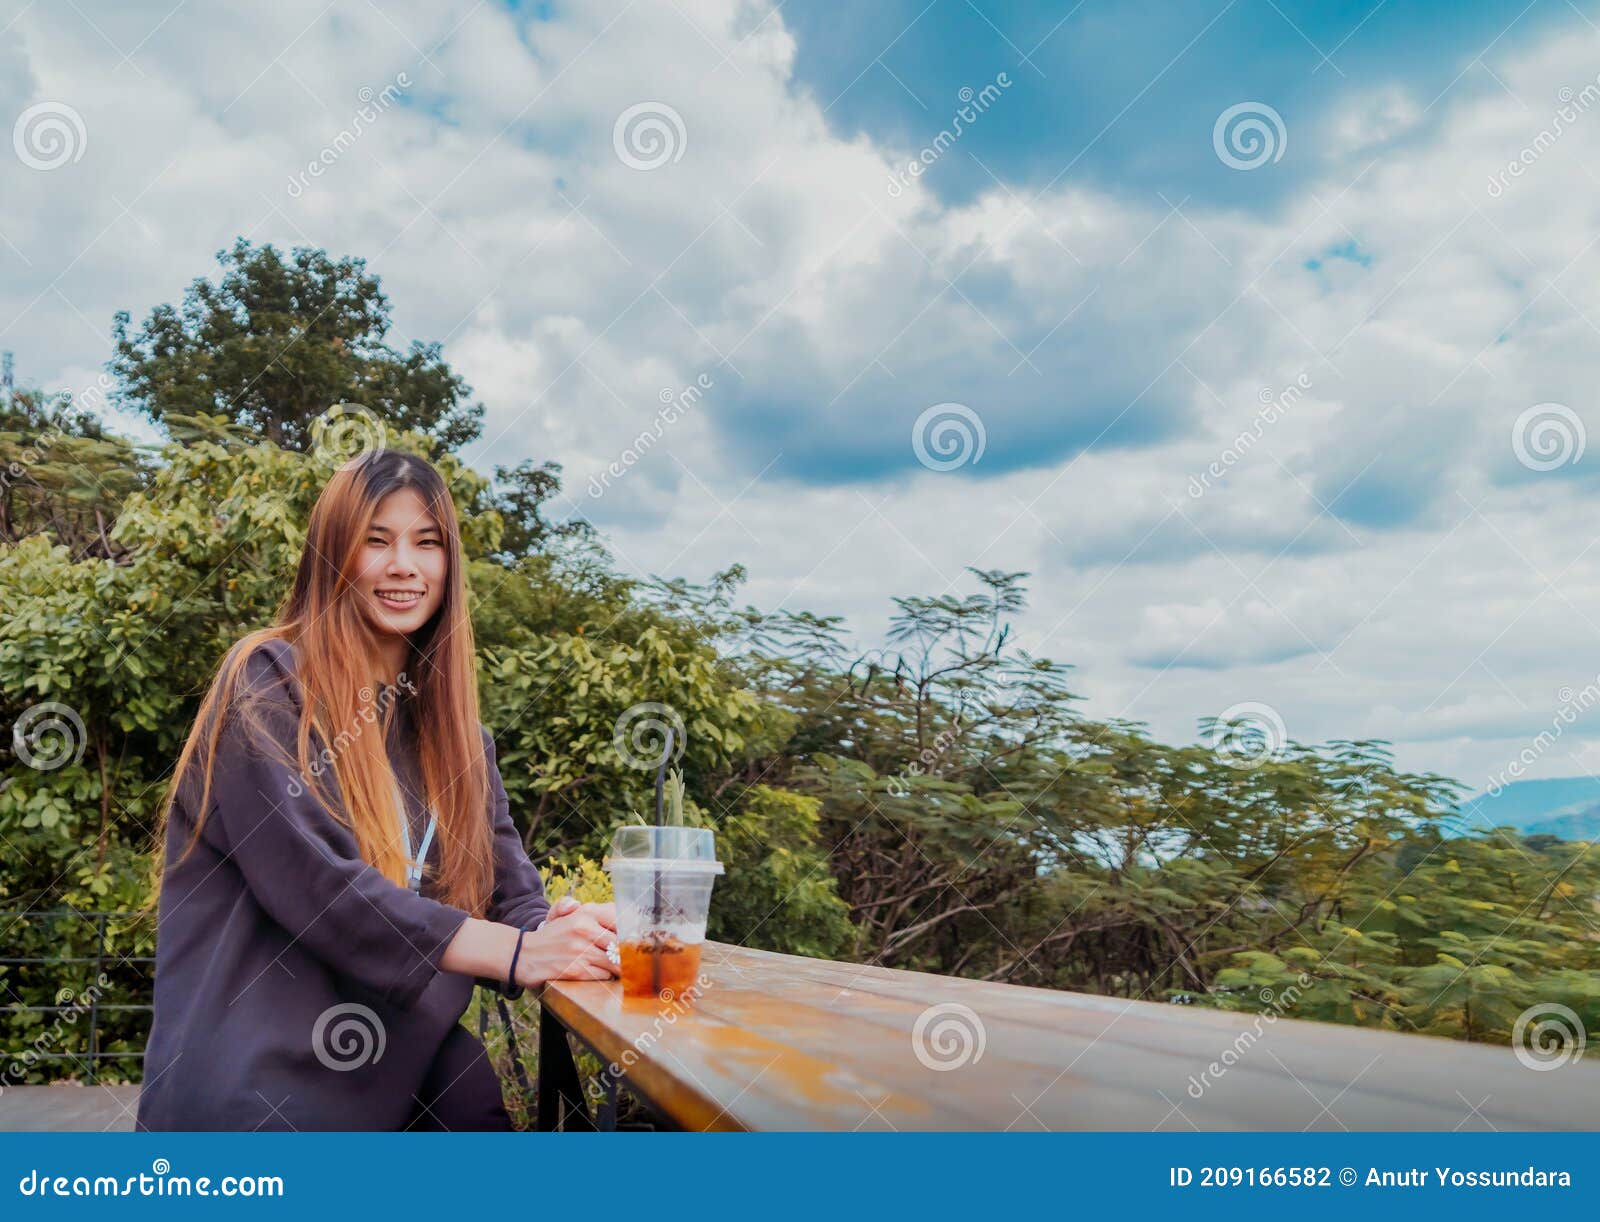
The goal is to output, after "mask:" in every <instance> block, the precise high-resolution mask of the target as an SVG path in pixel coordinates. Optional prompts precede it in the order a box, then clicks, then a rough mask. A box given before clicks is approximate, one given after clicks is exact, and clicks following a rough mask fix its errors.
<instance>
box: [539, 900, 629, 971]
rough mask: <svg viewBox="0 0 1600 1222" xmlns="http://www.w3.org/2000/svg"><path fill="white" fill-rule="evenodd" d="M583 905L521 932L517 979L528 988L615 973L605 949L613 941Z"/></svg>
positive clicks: (607, 931)
mask: <svg viewBox="0 0 1600 1222" xmlns="http://www.w3.org/2000/svg"><path fill="white" fill-rule="evenodd" d="M616 937H617V935H616V931H615V930H613V929H607V928H606V927H605V926H604V925H602V924H601V923H600V921H599V920H598V919H596V917H595V916H594V914H593V913H592V912H590V911H589V910H588V909H587V908H576V909H573V910H572V911H570V912H566V913H564V914H562V915H560V916H556V915H551V916H550V917H549V919H547V920H546V921H545V923H544V924H543V925H541V926H539V928H538V929H535V930H533V931H531V932H529V933H525V934H523V935H522V954H521V955H520V956H519V957H518V958H517V983H518V984H519V985H522V986H523V987H524V988H532V987H535V986H537V985H541V984H543V983H544V982H545V981H547V980H610V979H612V978H613V977H615V976H616V975H617V969H616V968H615V967H614V966H612V963H611V960H610V958H608V957H607V955H606V949H607V948H608V947H609V946H610V945H611V944H612V943H613V942H615V941H616Z"/></svg>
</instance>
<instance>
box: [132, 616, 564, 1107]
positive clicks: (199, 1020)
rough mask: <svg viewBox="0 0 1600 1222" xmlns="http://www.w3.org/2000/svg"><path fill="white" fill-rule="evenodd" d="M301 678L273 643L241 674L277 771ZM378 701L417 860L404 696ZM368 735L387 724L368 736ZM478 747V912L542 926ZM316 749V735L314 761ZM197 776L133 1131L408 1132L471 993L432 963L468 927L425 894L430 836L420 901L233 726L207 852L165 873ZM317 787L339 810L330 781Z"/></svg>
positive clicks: (224, 749)
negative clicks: (488, 884)
mask: <svg viewBox="0 0 1600 1222" xmlns="http://www.w3.org/2000/svg"><path fill="white" fill-rule="evenodd" d="M294 668H295V658H294V650H293V647H292V646H290V645H288V644H287V643H285V642H281V641H269V642H267V643H265V644H263V645H261V646H258V647H257V648H256V650H255V651H254V653H253V654H252V655H251V657H250V659H249V661H248V662H247V663H246V671H245V673H246V682H247V684H248V687H249V690H250V691H251V692H252V693H255V694H259V695H260V696H261V697H262V698H263V699H264V700H265V702H266V703H265V704H264V705H263V706H262V707H263V709H264V712H265V716H264V717H263V718H262V720H263V721H264V722H265V724H266V726H267V728H268V730H269V732H270V734H271V736H272V739H273V741H274V742H275V743H276V744H277V747H278V751H279V752H281V754H282V755H283V756H285V757H286V758H287V760H288V761H293V760H294V758H295V736H296V733H297V723H298V719H299V711H300V705H301V700H302V695H301V691H300V687H299V684H298V682H297V681H296V679H295V674H294ZM381 696H382V698H383V702H385V703H387V702H388V700H389V698H390V697H391V696H392V697H393V701H392V702H393V704H394V710H395V712H394V715H393V716H392V717H391V718H390V725H389V730H388V735H387V738H386V745H387V751H388V756H389V760H390V763H391V765H392V766H393V767H394V769H395V773H396V775H397V777H398V779H399V781H400V785H401V788H402V790H403V792H404V796H405V800H406V805H407V806H408V808H409V814H410V818H411V845H412V851H413V852H415V851H416V846H418V845H419V844H420V843H421V841H422V836H423V828H424V825H425V823H426V816H425V813H424V811H423V809H422V803H421V800H420V793H421V781H420V768H419V763H418V760H417V753H416V736H415V728H414V723H413V720H412V718H411V716H410V711H409V708H408V698H406V697H404V696H403V695H401V694H399V693H398V692H397V689H393V688H386V689H385V690H384V692H383V693H382V694H381ZM479 728H480V729H482V727H481V726H480V727H479ZM354 730H355V728H354V727H353V728H352V732H354ZM360 732H364V733H382V732H383V730H382V726H381V723H374V724H372V725H366V724H363V725H362V726H361V727H360ZM483 742H484V750H485V752H486V753H487V757H488V763H489V780H490V793H491V799H492V800H491V809H489V810H487V811H485V817H486V818H489V819H491V820H492V823H493V829H494V855H495V863H494V865H495V870H494V878H495V885H494V894H493V898H492V900H491V902H490V907H489V912H488V914H487V915H488V919H490V920H494V921H500V922H504V923H505V924H508V925H513V926H523V925H526V926H527V927H528V928H535V927H537V925H538V924H539V923H540V922H541V921H542V920H543V919H544V916H545V913H546V912H548V910H549V907H550V905H549V901H548V900H547V899H546V898H545V894H544V887H543V885H542V883H541V881H540V878H539V872H538V870H537V869H536V868H535V867H534V865H533V863H532V862H531V861H529V860H528V856H527V854H526V852H524V850H523V847H522V841H521V837H520V836H519V835H518V834H517V831H516V828H515V826H514V825H513V824H512V822H511V817H510V814H509V810H508V803H507V800H506V793H505V788H504V786H503V785H502V783H501V780H500V773H499V769H498V768H497V767H496V765H495V749H494V739H493V738H492V736H491V735H490V734H489V733H488V731H487V730H483ZM319 747H320V744H319V743H318V742H317V741H316V739H315V737H313V740H312V750H313V752H315V751H316V750H317V749H318V748H319ZM190 771H191V775H190V776H188V777H186V778H184V780H183V784H182V785H181V786H180V788H179V791H178V799H177V801H176V802H175V804H174V807H173V812H172V835H170V836H169V837H168V848H167V858H166V871H165V874H164V876H163V879H162V885H161V896H160V914H159V920H158V926H157V945H156V979H155V1020H154V1024H153V1026H152V1029H151V1033H150V1042H149V1047H148V1049H147V1051H146V1054H145V1063H144V1087H143V1090H142V1093H141V1094H140V1096H139V1112H138V1119H137V1127H138V1128H139V1129H153V1130H171V1129H185V1130H255V1129H289V1128H293V1129H297V1130H318V1129H321V1130H329V1129H360V1130H384V1129H400V1128H404V1127H405V1126H406V1125H407V1123H408V1121H409V1120H410V1119H411V1117H412V1116H413V1115H414V1113H415V1112H416V1108H417V1104H418V1098H417V1093H418V1091H419V1090H420V1089H421V1087H422V1084H423V1081H424V1078H425V1076H426V1075H427V1074H428V1071H429V1068H430V1066H431V1065H432V1064H433V1061H434V1058H435V1056H436V1054H438V1053H439V1052H440V1049H441V1048H442V1047H443V1046H444V1043H445V1040H446V1038H447V1037H452V1038H454V1039H458V1038H459V1036H453V1032H454V1031H455V1029H456V1028H457V1027H458V1024H459V1020H460V1018H461V1016H462V1014H463V1013H464V1012H465V1011H466V1008H467V1005H468V1002H469V1001H470V999H471V995H472V989H473V985H474V978H473V977H471V976H465V975H460V974H457V973H454V972H447V971H443V970H441V969H440V967H439V960H440V957H441V956H442V955H443V954H444V951H445V948H446V947H447V946H448V945H449V944H450V941H451V939H452V938H454V936H455V934H456V931H457V930H458V929H459V928H460V926H461V923H462V922H463V921H464V920H465V919H466V917H467V915H468V914H467V913H466V912H464V911H463V910H461V909H459V908H454V907H450V906H448V905H446V904H442V903H440V902H438V901H437V900H436V899H434V898H433V896H432V892H433V890H434V885H433V880H434V876H435V872H436V871H437V869H438V867H439V843H438V837H437V835H436V836H435V839H434V843H433V845H432V847H431V848H430V850H429V854H428V859H427V860H428V864H429V866H430V867H431V868H430V869H429V870H428V871H427V873H426V874H425V877H424V881H423V885H422V891H421V894H416V893H413V892H412V891H410V890H408V889H406V888H405V887H401V886H398V885H396V884H395V883H393V882H390V881H389V880H388V879H387V878H385V877H384V876H383V875H382V874H380V873H379V872H378V870H377V869H375V868H374V867H373V866H371V865H369V864H368V863H367V862H365V861H364V860H363V859H362V857H361V855H360V852H359V851H358V849H357V846H356V840H355V836H354V834H353V833H352V832H351V831H350V829H349V828H347V827H346V826H344V825H343V824H342V823H340V822H338V821H337V820H336V819H334V818H333V816H332V815H331V814H330V812H329V811H328V809H327V808H326V807H324V806H323V805H322V804H321V803H320V802H318V801H317V799H316V798H315V797H314V796H313V794H312V792H311V790H310V787H309V786H308V785H307V783H306V779H305V778H304V777H302V776H301V775H300V773H299V771H298V769H297V768H296V767H294V766H293V764H292V763H286V762H284V761H282V760H280V759H278V758H274V752H273V751H271V750H267V749H264V747H263V745H262V744H260V743H257V742H255V741H252V736H251V735H250V734H249V733H248V732H247V730H246V729H245V728H243V727H242V726H240V725H239V724H237V723H236V721H235V720H234V719H232V718H229V719H228V720H227V721H225V722H224V726H223V731H222V736H221V738H220V739H219V740H218V744H217V762H216V769H215V772H214V774H213V778H212V789H211V811H210V814H209V815H208V817H207V818H206V821H205V825H204V827H203V828H202V830H201V834H200V842H199V844H197V845H196V846H195V848H194V850H193V852H192V853H191V854H190V855H189V858H188V860H187V861H185V862H184V863H183V864H182V865H175V863H176V862H177V859H178V857H179V855H180V854H181V852H182V850H183V849H184V848H185V847H186V846H187V844H188V842H189V839H190V837H191V835H192V832H193V822H192V820H193V810H194V807H195V805H196V803H197V800H198V797H199V790H200V785H199V770H198V769H197V768H191V770H190ZM320 779H321V781H322V784H323V787H324V788H325V789H326V790H327V791H328V792H329V793H330V794H332V795H333V796H334V798H335V800H336V801H337V800H338V792H339V791H338V786H337V784H336V782H335V781H334V778H333V772H332V769H331V768H326V769H324V770H323V772H322V775H321V778H320ZM483 983H491V982H488V981H484V982H483ZM463 1033H464V1032H463Z"/></svg>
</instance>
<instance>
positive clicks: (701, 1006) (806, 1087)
mask: <svg viewBox="0 0 1600 1222" xmlns="http://www.w3.org/2000/svg"><path fill="white" fill-rule="evenodd" d="M700 978H701V980H703V981H704V982H705V984H704V987H703V988H700V989H698V990H697V991H696V992H697V995H695V996H693V997H692V998H689V999H687V1001H685V1000H684V999H677V1000H674V1001H670V1002H668V1001H650V1000H645V1001H624V1000H623V998H622V988H621V985H620V984H618V983H617V982H614V981H557V982H552V983H550V984H548V985H546V986H544V988H543V990H542V991H541V1003H542V1005H541V1019H540V1022H541V1028H540V1058H539V1071H540V1108H539V1112H540V1118H539V1119H540V1127H542V1128H553V1127H556V1126H557V1125H559V1124H561V1123H563V1121H565V1123H566V1125H567V1126H568V1127H575V1126H582V1127H592V1125H593V1123H594V1122H593V1118H592V1117H591V1116H590V1115H589V1113H588V1111H587V1109H586V1108H584V1107H583V1102H584V1101H583V1100H582V1099H581V1097H580V1093H579V1088H578V1079H577V1074H576V1071H575V1070H574V1069H573V1062H572V1058H571V1053H570V1049H569V1045H568V1040H567V1033H568V1032H570V1033H571V1034H572V1035H575V1036H576V1037H577V1038H578V1039H579V1040H580V1041H581V1042H582V1043H583V1044H585V1045H587V1046H588V1047H589V1048H590V1049H591V1050H592V1051H593V1052H595V1053H596V1054H597V1055H598V1056H599V1057H600V1059H601V1061H602V1062H608V1063H609V1069H608V1072H607V1073H606V1074H604V1075H602V1082H603V1084H604V1085H606V1086H608V1087H609V1086H611V1085H612V1084H613V1083H614V1080H615V1079H616V1078H618V1077H620V1078H622V1079H624V1080H625V1081H626V1083H627V1085H628V1088H629V1090H630V1092H631V1093H633V1094H635V1095H636V1096H638V1097H639V1098H641V1099H643V1100H644V1101H645V1102H646V1103H647V1104H648V1105H649V1106H650V1107H651V1108H652V1110H654V1111H655V1112H656V1113H658V1115H659V1116H661V1117H662V1118H664V1119H665V1120H666V1121H667V1122H668V1123H669V1124H672V1125H675V1126H677V1127H681V1128H684V1129H787V1130H794V1129H803V1130H855V1129H862V1130H866V1129H877V1130H889V1129H899V1130H906V1129H968V1130H1003V1129H1009V1130H1013V1131H1027V1130H1035V1131H1037V1130H1042V1129H1049V1130H1064V1129H1117V1130H1155V1129H1160V1130H1181V1131H1188V1130H1194V1129H1202V1130H1229V1129H1238V1130H1249V1129H1257V1130H1286V1131H1291V1132H1299V1131H1301V1130H1313V1131H1315V1130H1331V1131H1336V1132H1337V1131H1342V1130H1345V1129H1349V1130H1353V1131H1355V1130H1375V1129H1436V1130H1444V1131H1462V1132H1468V1131H1487V1130H1488V1129H1490V1128H1493V1129H1498V1130H1515V1129H1520V1130H1532V1129H1594V1128H1600V1065H1596V1064H1593V1063H1585V1062H1584V1061H1582V1060H1578V1061H1574V1062H1571V1063H1565V1064H1561V1065H1559V1066H1557V1067H1556V1068H1553V1069H1548V1070H1536V1069H1534V1068H1530V1067H1529V1065H1527V1064H1524V1062H1523V1060H1521V1059H1520V1058H1519V1057H1518V1056H1517V1054H1516V1053H1515V1052H1514V1051H1513V1050H1512V1049H1510V1048H1506V1047H1495V1046H1491V1045H1484V1044H1469V1043H1464V1042H1460V1041H1455V1040H1446V1039H1439V1038H1435V1037H1430V1036H1422V1035H1401V1034H1395V1033H1389V1032H1381V1031H1371V1030H1366V1029H1363V1028H1358V1027H1346V1026H1339V1025H1335V1024H1330V1023H1312V1022H1302V1021H1295V1020H1290V1019H1282V1018H1271V1017H1269V1016H1268V1015H1265V1014H1240V1013H1223V1012H1220V1011H1216V1010H1207V1009H1202V1008H1199V1007H1195V1006H1185V1005H1172V1004H1167V1003H1162V1002H1145V1001H1127V1000H1124V999H1120V998H1114V997H1100V996H1095V995H1090V994H1084V993H1066V992H1058V991H1055V990H1052V989H1036V988H1023V987H1020V986H1016V985H1004V984H990V983H986V982H983V981H974V980H960V979H956V978H953V977H949V976H934V975H928V974H925V973H922V972H906V971H898V970H893V969H889V968H881V967H862V966H859V965H856V964H850V963H834V962H830V961H827V960H822V959H807V958H802V957H799V956H794V955H779V954H772V953H769V952H766V951H755V950H747V949H744V948H742V947H737V946H729V945H725V944H723V943H717V942H708V943H706V944H705V947H704V950H703V952H702V960H701V971H700ZM1597 1038H1600V1034H1597ZM558 1098H559V1099H561V1100H562V1101H563V1102H564V1104H565V1107H564V1108H558V1107H557V1106H556V1104H555V1100H556V1099H558ZM612 1098H613V1100H614V1095H613V1096H612ZM610 1115H614V1112H610V1113H609V1115H608V1114H607V1109H604V1108H603V1109H602V1117H601V1119H602V1127H605V1125H604V1121H605V1120H607V1119H609V1116H610Z"/></svg>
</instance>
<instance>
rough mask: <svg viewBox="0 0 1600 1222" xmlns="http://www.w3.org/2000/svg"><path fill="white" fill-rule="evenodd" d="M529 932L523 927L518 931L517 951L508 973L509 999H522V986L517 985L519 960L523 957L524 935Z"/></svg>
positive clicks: (506, 992) (512, 954)
mask: <svg viewBox="0 0 1600 1222" xmlns="http://www.w3.org/2000/svg"><path fill="white" fill-rule="evenodd" d="M527 932H528V927H527V926H526V925H522V926H521V927H519V928H518V930H517V949H516V950H514V951H512V952H511V967H510V969H509V970H508V971H507V972H506V987H505V990H504V992H505V995H506V996H507V997H513V998H515V997H521V996H522V986H521V985H519V984H518V983H517V960H518V959H520V958H521V957H522V935H523V934H525V933H527Z"/></svg>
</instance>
